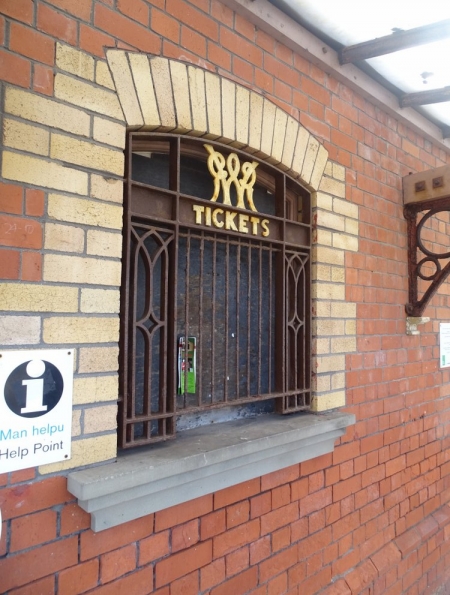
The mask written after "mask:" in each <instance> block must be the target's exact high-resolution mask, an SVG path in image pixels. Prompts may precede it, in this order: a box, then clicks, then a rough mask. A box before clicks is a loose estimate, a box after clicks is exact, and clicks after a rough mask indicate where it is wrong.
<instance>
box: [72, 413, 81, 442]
mask: <svg viewBox="0 0 450 595" xmlns="http://www.w3.org/2000/svg"><path fill="white" fill-rule="evenodd" d="M80 435H81V410H80V409H75V410H74V411H72V438H75V437H76V436H80Z"/></svg>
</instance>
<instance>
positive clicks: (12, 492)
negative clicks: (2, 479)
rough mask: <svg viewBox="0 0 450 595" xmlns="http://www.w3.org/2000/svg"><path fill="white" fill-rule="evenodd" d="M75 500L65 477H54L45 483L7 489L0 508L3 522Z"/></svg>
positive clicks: (2, 496)
mask: <svg viewBox="0 0 450 595" xmlns="http://www.w3.org/2000/svg"><path fill="white" fill-rule="evenodd" d="M72 499H73V496H72V495H71V494H69V492H68V491H67V490H66V480H65V478H64V477H53V478H50V479H47V480H45V481H39V482H36V483H27V484H22V485H17V486H12V487H9V488H5V489H4V490H3V491H1V492H0V507H1V509H2V517H3V520H7V519H11V518H16V517H18V516H23V515H26V514H30V513H33V512H37V511H39V510H45V509H47V508H50V507H51V506H55V505H57V504H63V503H65V502H68V501H70V500H72Z"/></svg>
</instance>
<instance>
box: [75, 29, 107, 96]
mask: <svg viewBox="0 0 450 595" xmlns="http://www.w3.org/2000/svg"><path fill="white" fill-rule="evenodd" d="M114 45H115V40H114V38H113V37H111V36H109V35H106V34H105V33H101V32H100V31H98V30H97V29H94V28H92V27H87V26H86V25H84V24H83V23H80V48H81V49H82V50H84V51H85V52H88V53H89V54H93V55H94V56H98V57H99V58H102V59H104V57H105V48H107V47H114ZM108 88H110V89H112V88H113V87H109V86H108Z"/></svg>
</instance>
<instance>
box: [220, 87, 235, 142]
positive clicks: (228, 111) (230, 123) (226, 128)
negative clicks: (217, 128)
mask: <svg viewBox="0 0 450 595" xmlns="http://www.w3.org/2000/svg"><path fill="white" fill-rule="evenodd" d="M222 130H223V136H224V137H225V138H226V139H227V140H233V139H234V138H235V130H236V85H235V84H234V83H232V82H231V81H229V80H228V79H222Z"/></svg>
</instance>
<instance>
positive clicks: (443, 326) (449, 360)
mask: <svg viewBox="0 0 450 595" xmlns="http://www.w3.org/2000/svg"><path fill="white" fill-rule="evenodd" d="M439 362H440V365H441V368H449V367H450V322H441V323H440V324H439Z"/></svg>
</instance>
